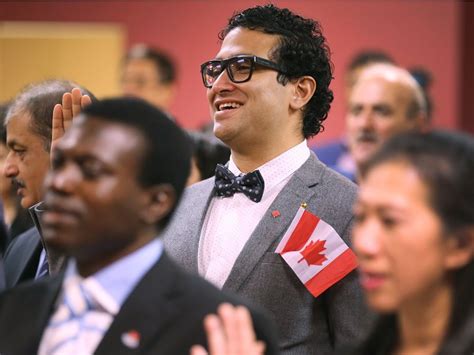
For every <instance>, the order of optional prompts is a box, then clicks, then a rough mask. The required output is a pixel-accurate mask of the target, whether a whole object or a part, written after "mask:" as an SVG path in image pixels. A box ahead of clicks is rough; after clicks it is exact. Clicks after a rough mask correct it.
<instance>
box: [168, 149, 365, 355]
mask: <svg viewBox="0 0 474 355" xmlns="http://www.w3.org/2000/svg"><path fill="white" fill-rule="evenodd" d="M213 188H214V179H213V178H211V179H207V180H205V181H203V182H200V183H198V184H195V185H193V186H191V187H190V188H188V189H187V190H186V192H185V194H184V196H183V199H182V201H181V203H180V205H179V207H178V210H177V211H176V213H175V215H174V217H173V220H172V221H171V223H170V225H169V227H168V228H167V230H166V231H165V233H164V234H163V235H164V242H165V248H166V249H167V251H168V252H169V254H170V255H171V257H172V258H174V259H175V260H176V261H177V262H178V263H179V264H180V265H181V266H183V267H184V268H185V269H187V270H188V271H190V272H194V273H197V270H198V267H197V262H198V259H197V255H198V246H199V238H200V234H201V229H202V225H203V222H204V218H205V216H206V211H207V208H208V206H209V203H210V201H211V199H212V197H213ZM355 196H356V186H355V185H354V184H353V183H352V182H350V181H349V180H347V179H346V178H344V177H342V176H341V175H339V174H337V173H335V172H333V171H332V170H330V169H329V168H327V167H326V166H325V165H324V164H322V163H321V162H320V161H319V160H318V159H317V158H316V156H315V155H314V154H313V153H312V154H311V156H310V158H308V160H307V161H306V162H305V163H304V164H303V166H302V167H301V168H300V169H298V170H297V171H296V172H295V174H294V175H293V176H292V177H291V179H290V181H289V182H288V183H287V185H286V186H285V187H284V188H283V190H282V191H281V192H280V194H279V195H278V196H277V197H276V199H275V201H274V202H273V203H272V205H271V206H270V208H269V209H268V211H267V212H266V213H265V216H264V217H263V218H262V220H261V221H260V223H259V224H258V225H257V227H256V228H255V230H254V231H253V233H252V235H251V237H250V239H249V240H248V241H247V243H246V245H245V246H244V248H243V250H242V252H241V253H240V255H239V256H238V258H237V260H236V262H235V264H234V266H233V268H232V270H231V272H230V275H229V277H228V279H227V280H226V282H225V284H224V286H223V289H224V290H228V291H233V292H237V293H238V294H240V295H241V296H243V297H246V298H247V299H248V300H250V301H251V302H253V303H255V304H257V305H260V306H262V307H264V308H266V309H267V310H268V311H269V312H270V314H272V315H273V317H274V320H275V322H276V324H277V326H278V331H279V346H280V350H281V352H282V353H283V354H305V355H306V354H328V353H332V352H333V351H334V350H336V351H337V349H338V348H339V346H340V345H341V344H343V343H345V342H347V341H354V339H355V338H356V337H359V336H362V335H363V333H364V332H365V329H366V328H367V327H368V325H369V322H371V318H372V317H371V315H369V314H368V311H367V309H366V307H365V303H364V301H363V299H362V294H361V290H360V287H359V285H358V281H357V276H356V272H355V271H354V272H352V273H350V274H349V275H347V276H346V277H345V278H344V279H342V280H341V281H339V282H338V283H336V284H335V285H333V286H332V287H330V288H329V289H328V290H327V291H326V292H324V293H323V294H322V295H320V296H319V297H317V298H314V297H313V296H312V295H311V294H310V293H309V291H307V290H306V288H305V287H304V285H303V284H302V283H301V281H300V280H299V279H298V278H297V277H296V275H295V274H294V272H293V271H292V269H291V268H290V267H289V266H288V265H287V264H286V263H285V261H284V260H283V259H282V258H281V256H280V255H278V254H275V253H274V251H275V249H276V247H277V245H278V243H279V241H280V239H281V238H282V237H283V235H284V234H285V232H286V230H287V229H288V227H289V225H290V223H291V221H292V220H293V218H294V216H295V214H296V212H297V210H298V208H299V207H300V205H301V203H303V202H306V203H307V205H308V207H307V210H308V211H309V212H311V213H313V214H316V215H317V216H319V217H320V218H322V219H323V220H324V221H326V222H327V223H329V224H330V225H331V226H332V227H333V228H334V229H335V230H336V231H337V232H338V234H339V235H340V236H342V238H343V239H344V240H345V241H346V243H347V244H349V245H350V244H351V243H350V229H351V228H350V227H351V221H352V204H353V201H354V199H355ZM274 210H278V211H279V212H280V216H279V217H277V218H274V217H273V216H272V214H271V212H272V211H274Z"/></svg>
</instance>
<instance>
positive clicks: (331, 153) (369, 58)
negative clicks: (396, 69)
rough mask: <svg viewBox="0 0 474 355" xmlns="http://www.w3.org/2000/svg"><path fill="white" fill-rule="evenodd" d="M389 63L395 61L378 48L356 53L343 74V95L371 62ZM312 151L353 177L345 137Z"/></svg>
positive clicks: (351, 161)
mask: <svg viewBox="0 0 474 355" xmlns="http://www.w3.org/2000/svg"><path fill="white" fill-rule="evenodd" d="M377 63H391V64H395V61H394V60H393V59H392V58H391V57H390V55H389V54H387V53H385V52H384V51H382V50H379V49H366V50H363V51H361V52H359V53H357V54H356V55H355V56H354V57H353V58H352V60H351V62H350V63H349V66H348V67H347V68H346V72H345V74H344V95H345V100H346V106H347V101H348V100H349V97H350V94H351V90H352V88H353V87H354V85H355V83H356V82H357V79H358V78H359V76H360V74H361V73H362V71H363V70H364V69H366V68H367V67H369V66H370V65H372V64H377ZM312 149H313V151H314V152H315V153H316V155H317V156H318V158H319V160H321V161H322V162H323V163H324V164H326V165H327V166H329V167H330V168H332V169H334V170H335V171H337V172H339V173H341V174H342V175H344V176H346V177H348V178H349V179H351V180H354V179H353V172H354V170H355V167H354V162H353V160H352V158H351V156H350V153H349V148H348V146H347V141H346V138H345V137H341V138H338V139H335V140H333V141H330V142H328V143H326V144H324V145H321V146H314V147H312Z"/></svg>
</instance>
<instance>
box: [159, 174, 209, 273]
mask: <svg viewBox="0 0 474 355" xmlns="http://www.w3.org/2000/svg"><path fill="white" fill-rule="evenodd" d="M190 189H193V190H194V189H195V190H194V191H193V193H192V194H190V195H189V196H191V197H189V198H188V196H187V195H186V193H185V195H184V196H183V198H182V200H183V201H184V200H186V201H185V202H184V203H180V204H179V206H180V207H178V211H176V213H175V214H174V217H173V220H172V221H171V223H170V224H169V228H168V229H167V230H165V231H164V232H163V236H164V238H163V240H164V244H165V249H166V250H168V251H169V252H170V254H171V255H172V256H177V257H178V260H180V266H181V267H183V268H184V269H186V270H187V271H188V272H191V273H197V272H198V250H199V239H200V237H201V230H202V226H203V223H204V219H205V218H206V214H207V210H208V208H209V204H210V203H211V200H212V197H213V195H214V194H213V192H214V178H213V177H212V178H209V179H207V180H204V181H202V182H200V183H198V184H196V185H194V186H192V187H191V188H190Z"/></svg>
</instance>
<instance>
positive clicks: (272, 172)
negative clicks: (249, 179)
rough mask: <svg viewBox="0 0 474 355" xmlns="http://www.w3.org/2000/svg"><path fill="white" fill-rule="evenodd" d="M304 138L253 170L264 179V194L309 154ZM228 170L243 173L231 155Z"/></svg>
mask: <svg viewBox="0 0 474 355" xmlns="http://www.w3.org/2000/svg"><path fill="white" fill-rule="evenodd" d="M310 154H311V153H310V150H309V148H308V145H307V142H306V139H305V140H303V141H302V142H301V143H299V144H297V145H295V146H294V147H292V148H290V149H288V150H287V151H286V152H284V153H282V154H280V155H279V156H277V157H276V158H273V159H272V160H270V161H268V162H266V163H265V164H263V165H261V166H260V167H258V168H257V169H255V170H259V171H260V174H262V177H263V180H264V181H265V191H264V195H265V194H266V193H267V192H268V191H270V190H271V189H272V188H273V187H274V186H276V185H278V184H279V183H280V182H282V181H283V180H285V179H286V178H287V177H288V176H290V175H291V174H293V173H294V172H295V171H296V170H298V169H299V168H300V167H301V166H302V165H303V164H304V162H305V161H306V160H307V159H308V158H309V156H310ZM229 170H230V171H231V172H232V173H233V174H234V175H236V176H238V175H241V174H244V173H242V172H241V171H240V170H239V168H238V167H237V165H235V162H234V160H233V159H232V156H231V157H230V160H229Z"/></svg>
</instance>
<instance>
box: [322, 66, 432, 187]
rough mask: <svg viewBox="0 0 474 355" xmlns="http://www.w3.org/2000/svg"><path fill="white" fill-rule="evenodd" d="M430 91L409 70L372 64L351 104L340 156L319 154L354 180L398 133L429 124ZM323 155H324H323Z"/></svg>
mask: <svg viewBox="0 0 474 355" xmlns="http://www.w3.org/2000/svg"><path fill="white" fill-rule="evenodd" d="M425 98H426V94H425V93H424V91H423V89H422V88H421V87H420V85H419V84H418V82H417V81H416V80H415V79H414V77H413V76H412V75H411V74H410V73H409V72H408V71H407V70H405V69H403V68H401V67H398V66H396V65H394V64H390V63H377V64H372V65H370V66H368V67H366V68H365V69H363V71H362V72H361V73H360V75H359V77H358V79H357V82H356V83H355V85H354V86H353V87H352V88H351V90H350V94H349V97H348V103H347V115H346V129H347V132H346V139H347V141H346V145H345V146H344V145H341V147H342V148H341V149H340V151H339V154H338V155H336V154H335V155H333V157H332V160H326V161H325V160H323V159H325V156H324V154H320V153H319V152H318V151H317V150H316V153H317V154H318V157H320V159H321V160H322V161H323V162H325V163H326V164H327V165H329V166H330V167H331V168H333V169H334V170H336V171H338V172H339V173H341V174H343V175H345V176H346V177H348V178H349V179H351V180H352V181H356V180H357V173H358V170H359V169H360V166H361V164H363V163H365V162H366V161H367V160H368V159H369V158H370V157H371V156H372V155H373V154H374V153H375V152H376V151H377V149H378V148H379V147H380V146H381V145H382V144H383V142H384V141H385V140H387V139H388V138H389V137H391V136H392V135H394V134H396V133H400V132H405V131H422V130H425V129H426V128H427V127H428V124H429V120H428V113H427V103H426V100H425ZM320 155H321V156H320Z"/></svg>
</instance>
